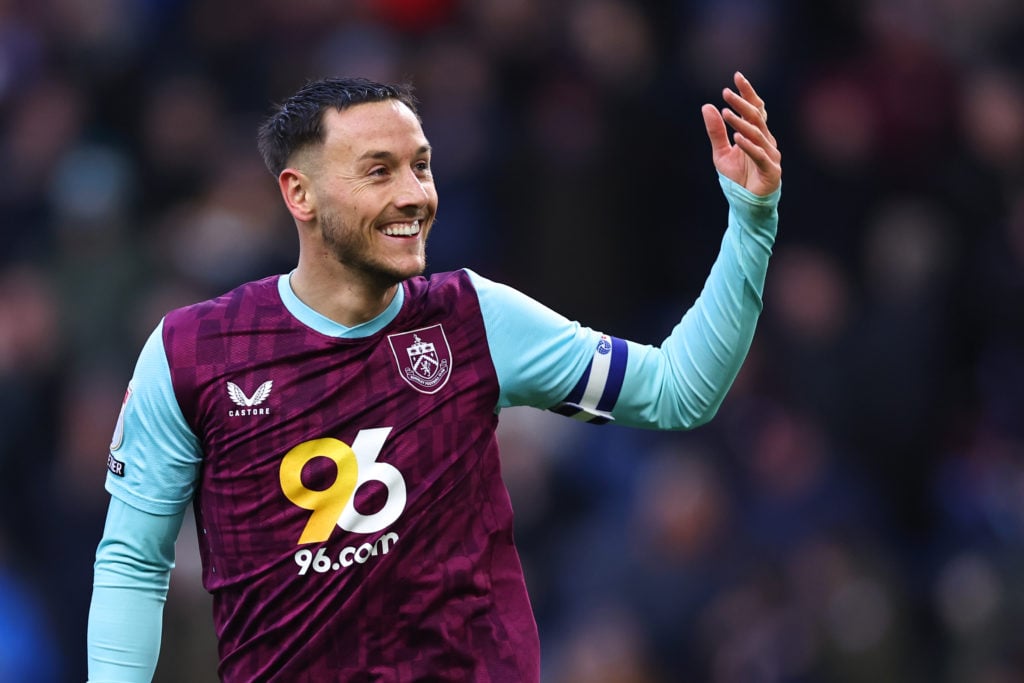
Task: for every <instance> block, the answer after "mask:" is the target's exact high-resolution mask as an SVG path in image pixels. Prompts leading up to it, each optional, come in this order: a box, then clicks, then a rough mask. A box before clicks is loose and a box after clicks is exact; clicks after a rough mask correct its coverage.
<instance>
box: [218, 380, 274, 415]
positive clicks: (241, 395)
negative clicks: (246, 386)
mask: <svg viewBox="0 0 1024 683" xmlns="http://www.w3.org/2000/svg"><path fill="white" fill-rule="evenodd" d="M272 386H274V380H272V379H268V380H267V381H266V382H264V383H263V384H261V385H259V387H257V388H256V391H254V392H253V394H252V396H251V397H250V396H246V395H245V392H244V391H242V390H241V388H239V386H238V385H237V384H235V383H234V382H228V396H230V397H231V400H232V401H234V402H235V405H239V406H242V407H243V408H252V407H253V406H258V405H259V404H261V403H263V402H264V401H266V400H267V397H268V396H270V388H271V387H272Z"/></svg>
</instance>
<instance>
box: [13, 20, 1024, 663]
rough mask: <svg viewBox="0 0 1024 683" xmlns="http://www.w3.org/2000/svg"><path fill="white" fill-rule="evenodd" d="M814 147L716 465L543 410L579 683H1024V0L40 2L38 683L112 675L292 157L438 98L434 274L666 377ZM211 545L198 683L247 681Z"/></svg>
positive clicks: (524, 547) (533, 447)
mask: <svg viewBox="0 0 1024 683" xmlns="http://www.w3.org/2000/svg"><path fill="white" fill-rule="evenodd" d="M736 69H739V70H742V71H743V72H744V73H745V74H746V75H747V76H749V77H750V78H751V79H752V81H753V82H754V83H755V85H756V86H757V87H758V88H759V90H760V91H761V93H762V94H763V95H764V96H765V98H766V100H767V101H768V109H769V111H770V114H771V117H770V122H771V124H772V128H773V130H774V132H775V134H776V136H777V137H778V139H779V141H780V145H781V148H782V150H783V153H784V169H785V171H784V190H783V200H782V206H781V215H782V221H781V230H780V237H779V241H778V244H777V247H776V253H775V256H774V260H773V263H772V266H771V268H770V270H769V276H768V284H767V290H766V296H765V310H764V316H763V318H762V323H761V326H760V329H759V333H758V335H757V337H756V339H755V343H754V347H753V349H752V351H751V354H750V358H749V360H748V362H747V364H746V366H745V367H744V370H743V372H742V373H741V376H740V377H739V379H738V381H737V383H736V386H735V388H734V389H733V391H732V393H731V395H730V396H729V398H728V399H727V400H726V402H725V404H724V406H723V407H722V409H721V411H720V413H719V415H718V417H717V419H716V420H715V421H714V422H712V423H711V424H710V425H708V426H706V427H703V428H701V429H699V430H696V431H694V432H689V433H672V434H657V433H651V432H637V431H628V430H625V429H621V428H617V427H615V426H607V427H588V426H583V425H577V424H576V423H572V422H570V421H567V420H564V419H563V418H558V417H556V416H554V415H550V414H546V413H539V412H537V411H522V410H513V411H507V412H506V413H504V417H503V423H502V435H503V442H504V467H505V474H506V477H507V480H508V484H509V487H510V489H511V491H512V494H513V497H514V502H515V506H516V510H517V515H518V530H517V533H518V538H519V543H520V548H521V552H522V557H523V561H524V564H525V566H526V571H527V577H528V581H529V585H530V589H531V593H532V597H533V600H534V604H535V608H536V612H537V617H538V620H539V624H540V629H541V636H542V641H543V651H544V662H545V664H544V679H545V681H546V682H549V683H576V682H586V683H611V682H629V683H662V682H664V683H669V682H682V681H713V682H722V683H733V682H737V683H739V682H743V683H746V682H751V683H774V682H792V683H818V682H829V683H831V682H836V683H845V682H850V683H852V682H855V681H856V682H860V681H873V682H874V681H929V682H936V681H938V682H942V683H960V682H964V683H1016V682H1020V681H1024V583H1022V581H1021V579H1020V577H1021V576H1024V573H1022V572H1024V552H1022V550H1024V545H1022V540H1024V303H1022V301H1024V3H1021V2H1020V0H830V1H826V2H821V1H819V0H775V1H760V0H719V1H714V2H713V1H711V0H679V1H677V2H669V1H667V0H663V1H660V2H656V1H654V0H648V1H646V2H639V1H634V2H630V1H627V0H569V1H567V2H545V1H544V0H288V1H287V2H282V1H280V0H253V1H251V2H245V3H242V2H231V1H228V0H202V1H200V0H42V1H37V2H31V1H29V0H0V174H2V177H3V180H2V182H0V680H2V681H5V682H6V681H10V682H13V683H19V682H20V683H35V682H40V683H50V682H57V681H83V680H84V679H85V675H86V674H85V624H86V615H87V609H88V601H89V597H90V591H91V571H92V568H91V564H92V560H93V552H94V550H95V545H96V542H97V540H98V538H99V535H100V532H101V528H102V521H103V516H104V512H105V506H106V500H107V496H106V494H105V493H104V491H103V478H104V464H105V457H106V450H107V444H108V443H109V439H110V435H111V432H112V429H113V425H114V420H115V418H116V414H117V411H118V408H119V406H120V401H121V397H122V393H123V391H124V387H125V385H126V383H127V380H128V378H129V376H130V374H131V371H132V368H133V365H134V361H135V357H136V354H137V352H138V350H139V348H140V347H141V344H142V341H143V340H144V338H145V336H146V335H147V334H148V333H149V331H150V330H151V329H152V328H153V326H154V325H155V324H156V322H157V321H158V319H159V317H160V315H161V314H162V313H163V312H164V311H165V310H167V309H168V308H170V307H172V306H176V305H180V304H184V303H189V302H192V301H195V300H198V299H201V298H205V297H208V296H211V295H214V294H218V293H220V292H221V291H224V290H226V289H228V288H230V287H232V286H233V285H235V284H237V283H239V282H241V281H243V280H245V279H248V278H255V277H261V276H264V275H267V274H271V273H276V272H283V271H285V270H287V269H289V268H290V267H291V265H292V263H293V260H294V256H295V239H294V237H293V231H294V228H293V226H292V223H291V221H290V220H289V218H288V216H287V214H286V213H285V211H284V209H283V208H282V206H281V203H280V200H279V198H278V196H277V191H276V188H275V186H274V184H273V182H272V181H271V180H270V178H269V176H268V175H267V174H266V172H265V171H264V169H263V168H262V166H261V163H260V160H259V158H258V155H257V153H256V148H255V143H254V135H255V129H256V125H257V122H258V121H259V119H260V118H261V117H262V116H263V115H264V114H265V113H266V111H267V110H268V103H269V102H271V101H276V100H278V99H280V98H282V97H284V96H286V95H287V94H289V93H290V92H292V91H293V90H294V89H295V88H296V87H298V86H299V85H300V84H301V83H302V82H303V81H304V80H305V79H306V78H307V77H312V76H319V75H327V74H348V75H365V76H368V77H371V78H375V79H381V80H401V79H406V78H407V79H411V80H412V81H413V83H414V84H415V85H416V87H417V89H418V95H419V97H420V99H421V100H422V114H423V117H424V121H425V129H426V132H427V135H428V136H429V137H430V138H431V141H432V143H433V145H434V147H435V149H436V150H437V152H436V156H435V172H436V176H437V179H438V186H439V192H440V197H441V203H440V221H439V224H438V227H437V230H436V231H435V232H434V233H433V235H432V243H431V251H430V258H431V266H430V268H431V270H442V269H449V268H454V267H460V266H463V265H465V266H470V267H472V268H474V269H476V270H478V271H479V272H481V273H483V274H485V275H487V276H490V277H492V278H496V279H499V280H503V281H505V282H507V283H509V284H512V285H514V286H517V287H519V288H520V289H522V290H523V291H525V292H527V293H529V294H531V295H534V296H535V297H537V298H539V299H541V300H542V301H544V302H545V303H547V304H549V305H550V306H552V307H554V308H556V309H557V310H559V311H561V312H562V313H564V314H566V315H568V316H570V317H573V318H577V319H580V320H581V321H583V322H585V323H586V324H589V325H590V326H592V327H595V328H598V329H601V330H603V331H606V332H609V333H612V334H615V335H618V336H625V337H630V338H633V339H635V340H638V341H644V342H650V343H655V344H656V343H659V342H660V340H661V339H662V338H663V337H664V336H665V335H666V334H667V333H668V331H669V330H670V328H671V326H672V325H673V324H674V323H675V321H676V320H677V319H678V317H679V315H680V314H681V313H682V311H683V310H684V308H686V307H687V306H688V305H689V303H690V302H691V301H692V300H693V298H694V297H695V296H696V295H697V293H698V292H699V289H700V286H701V283H702V281H703V278H704V276H705V275H706V273H707V270H708V267H709V266H710V263H711V261H712V259H713V257H714V255H715V253H716V251H717V248H718V241H719V239H720V235H721V231H722V228H723V226H724V220H725V210H726V205H725V202H724V200H723V199H722V198H721V195H720V193H719V190H718V187H717V181H716V178H715V174H714V170H713V167H712V165H711V161H710V154H709V148H708V145H707V141H706V139H705V135H704V130H703V124H702V121H701V117H700V112H699V106H700V104H701V103H703V102H706V101H711V102H715V103H718V102H720V92H721V88H722V87H723V86H725V85H728V84H729V83H730V82H731V78H730V77H731V74H732V72H733V71H734V70H736ZM189 524H190V522H186V529H185V532H184V533H183V535H182V538H181V539H180V541H179V545H178V567H177V569H176V570H175V572H174V575H173V580H172V588H171V596H170V598H169V602H168V605H167V611H166V628H165V635H164V647H163V656H162V659H161V662H160V665H159V668H158V671H157V680H158V681H162V682H171V681H186V680H187V681H197V682H201V681H213V680H215V674H214V671H215V655H214V643H213V635H212V632H211V627H210V616H209V605H208V597H207V596H206V594H205V593H204V592H203V591H202V588H201V587H200V585H199V576H198V560H197V557H196V553H195V548H194V544H195V541H194V538H193V537H192V536H191V532H192V530H191V528H189Z"/></svg>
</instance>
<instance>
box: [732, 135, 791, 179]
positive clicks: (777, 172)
mask: <svg viewBox="0 0 1024 683" xmlns="http://www.w3.org/2000/svg"><path fill="white" fill-rule="evenodd" d="M733 141H734V142H735V143H736V146H737V147H739V148H740V149H741V150H743V152H744V153H745V154H746V155H747V157H749V158H750V160H751V161H753V162H754V165H755V166H756V167H757V170H758V171H760V173H761V175H762V176H763V177H764V178H766V179H769V178H770V179H772V181H773V182H778V180H779V178H781V176H782V164H781V155H780V154H779V153H778V150H774V153H773V151H772V150H770V149H766V148H765V147H764V146H762V145H760V144H758V143H757V142H756V141H754V140H751V139H750V138H748V137H746V136H745V135H743V134H742V133H736V134H735V135H733Z"/></svg>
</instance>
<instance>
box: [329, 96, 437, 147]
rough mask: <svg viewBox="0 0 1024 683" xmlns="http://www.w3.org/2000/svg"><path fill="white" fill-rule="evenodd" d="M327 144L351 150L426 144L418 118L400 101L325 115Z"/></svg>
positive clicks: (385, 102)
mask: <svg viewBox="0 0 1024 683" xmlns="http://www.w3.org/2000/svg"><path fill="white" fill-rule="evenodd" d="M323 123H324V132H325V141H326V142H327V144H328V145H331V144H333V143H341V144H343V145H345V146H346V147H350V148H362V147H366V146H373V145H374V144H375V143H378V144H379V142H380V141H384V140H389V141H391V142H392V143H400V142H402V141H405V140H408V141H410V142H412V143H414V144H415V146H417V147H419V146H421V145H422V144H423V143H425V142H426V137H425V136H424V134H423V128H422V126H420V122H419V119H418V118H417V117H416V114H414V113H413V111H412V110H411V109H410V108H409V107H408V106H407V105H406V104H404V103H402V102H400V101H399V100H384V101H382V102H364V103H361V104H356V105H352V106H350V107H346V108H345V109H341V110H339V109H333V108H331V109H328V110H327V111H325V112H324V120H323Z"/></svg>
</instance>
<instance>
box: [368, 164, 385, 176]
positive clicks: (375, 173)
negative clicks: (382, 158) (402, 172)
mask: <svg viewBox="0 0 1024 683" xmlns="http://www.w3.org/2000/svg"><path fill="white" fill-rule="evenodd" d="M387 173H388V170H387V169H386V168H384V167H383V166H377V167H376V168H372V169H370V175H372V176H384V175H387Z"/></svg>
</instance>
